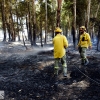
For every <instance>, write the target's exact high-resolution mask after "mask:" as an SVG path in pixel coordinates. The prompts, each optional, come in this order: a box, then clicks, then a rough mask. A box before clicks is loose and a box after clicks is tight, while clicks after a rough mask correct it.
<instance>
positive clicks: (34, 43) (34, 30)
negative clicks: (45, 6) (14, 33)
mask: <svg viewBox="0 0 100 100" xmlns="http://www.w3.org/2000/svg"><path fill="white" fill-rule="evenodd" d="M33 45H36V9H35V0H33Z"/></svg>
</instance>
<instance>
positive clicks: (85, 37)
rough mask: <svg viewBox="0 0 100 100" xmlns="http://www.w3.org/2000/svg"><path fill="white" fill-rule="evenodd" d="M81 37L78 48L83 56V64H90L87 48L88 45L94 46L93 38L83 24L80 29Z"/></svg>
mask: <svg viewBox="0 0 100 100" xmlns="http://www.w3.org/2000/svg"><path fill="white" fill-rule="evenodd" d="M79 31H80V38H79V42H78V49H79V53H80V57H81V64H82V65H87V64H89V60H88V58H87V55H86V50H87V49H88V47H89V48H90V49H91V48H92V43H91V38H90V35H89V34H88V33H87V32H86V28H85V26H81V27H80V29H79Z"/></svg>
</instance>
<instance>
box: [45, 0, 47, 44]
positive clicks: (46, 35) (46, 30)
mask: <svg viewBox="0 0 100 100" xmlns="http://www.w3.org/2000/svg"><path fill="white" fill-rule="evenodd" d="M45 11H46V12H45V41H44V43H45V44H46V42H47V0H45Z"/></svg>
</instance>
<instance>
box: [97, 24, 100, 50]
mask: <svg viewBox="0 0 100 100" xmlns="http://www.w3.org/2000/svg"><path fill="white" fill-rule="evenodd" d="M97 39H98V40H97V51H99V42H100V25H99V31H98V37H97Z"/></svg>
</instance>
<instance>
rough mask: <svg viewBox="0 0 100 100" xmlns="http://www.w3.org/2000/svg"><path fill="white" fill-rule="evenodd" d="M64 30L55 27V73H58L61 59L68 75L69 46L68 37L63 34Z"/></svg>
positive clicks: (64, 71) (64, 73)
mask: <svg viewBox="0 0 100 100" xmlns="http://www.w3.org/2000/svg"><path fill="white" fill-rule="evenodd" d="M61 32H62V30H61V29H60V28H59V27H57V28H56V29H55V37H54V38H53V45H54V58H55V64H54V70H55V74H56V75H58V71H59V65H58V64H59V61H61V63H62V66H63V75H64V77H67V63H66V50H65V49H66V48H67V47H68V41H67V38H66V37H65V36H64V35H62V34H61Z"/></svg>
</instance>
